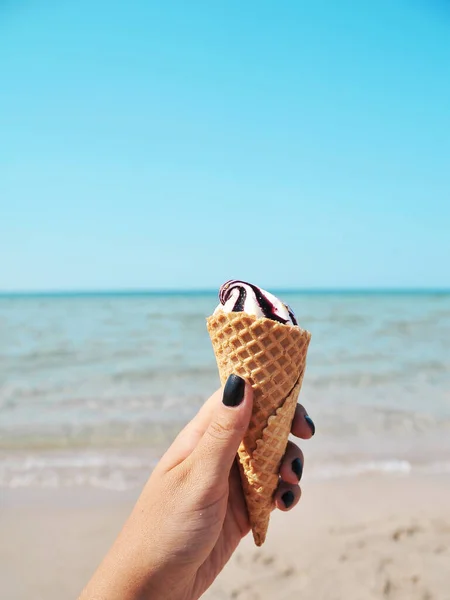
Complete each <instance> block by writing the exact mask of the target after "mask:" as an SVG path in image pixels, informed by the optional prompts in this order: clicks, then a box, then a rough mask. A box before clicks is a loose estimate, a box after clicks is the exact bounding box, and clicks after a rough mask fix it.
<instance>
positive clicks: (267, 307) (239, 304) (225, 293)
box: [219, 279, 298, 325]
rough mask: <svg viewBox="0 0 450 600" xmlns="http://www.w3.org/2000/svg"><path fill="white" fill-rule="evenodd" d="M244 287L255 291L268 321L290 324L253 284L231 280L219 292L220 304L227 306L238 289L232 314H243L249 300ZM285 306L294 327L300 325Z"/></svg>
mask: <svg viewBox="0 0 450 600" xmlns="http://www.w3.org/2000/svg"><path fill="white" fill-rule="evenodd" d="M244 285H248V287H249V288H251V289H252V290H253V292H254V294H255V297H256V300H257V302H258V304H259V307H260V309H261V312H262V313H263V315H264V316H265V317H266V319H272V320H273V321H278V322H279V323H284V324H286V323H287V322H288V319H283V318H282V317H280V316H279V315H277V314H276V312H275V306H274V305H273V304H272V302H271V301H270V300H269V299H268V298H267V296H265V295H264V294H263V293H262V292H261V290H260V288H259V287H257V286H256V285H253V284H251V283H247V282H246V281H238V280H237V279H230V281H227V282H226V283H224V284H223V286H222V287H221V288H220V291H219V300H220V303H221V304H225V302H226V301H227V300H228V298H229V297H230V292H231V290H233V289H234V288H237V289H238V290H239V296H238V298H237V300H236V302H235V303H234V306H233V308H232V312H243V310H244V305H245V300H246V298H247V290H246V289H245V287H243V286H244ZM285 306H286V308H287V310H288V313H289V316H290V318H291V321H292V323H293V324H294V325H298V323H297V320H296V318H295V316H294V313H293V312H292V310H291V309H290V308H289V306H287V305H285Z"/></svg>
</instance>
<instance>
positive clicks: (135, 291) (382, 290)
mask: <svg viewBox="0 0 450 600" xmlns="http://www.w3.org/2000/svg"><path fill="white" fill-rule="evenodd" d="M272 291H273V293H276V294H280V293H282V294H310V295H314V294H444V295H446V294H450V288H445V287H442V288H439V287H436V288H432V287H424V288H421V287H399V288H394V287H342V288H328V287H317V288H316V287H314V288H313V287H311V288H289V287H279V288H276V287H274V288H272ZM217 293H218V290H217V289H213V288H192V289H183V288H154V289H151V288H124V289H113V288H112V289H100V290H96V289H69V290H57V289H54V290H52V289H48V290H8V291H6V290H5V291H2V290H0V298H17V297H22V298H23V297H48V298H49V297H55V298H57V297H64V296H66V297H67V296H72V297H76V296H82V297H94V296H182V295H190V296H199V295H217Z"/></svg>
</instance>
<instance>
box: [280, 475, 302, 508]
mask: <svg viewBox="0 0 450 600" xmlns="http://www.w3.org/2000/svg"><path fill="white" fill-rule="evenodd" d="M301 495H302V491H301V489H300V486H298V485H292V484H291V483H287V482H286V481H280V484H279V486H278V489H277V491H276V492H275V497H274V501H275V506H276V507H277V508H278V509H280V510H282V511H283V512H286V511H288V510H291V508H294V506H295V505H296V504H297V503H298V501H299V500H300V496H301Z"/></svg>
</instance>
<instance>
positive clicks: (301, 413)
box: [291, 404, 316, 440]
mask: <svg viewBox="0 0 450 600" xmlns="http://www.w3.org/2000/svg"><path fill="white" fill-rule="evenodd" d="M315 432H316V426H315V425H314V422H313V420H312V419H311V417H310V416H309V415H308V413H307V412H306V410H305V408H304V407H303V406H302V405H301V404H297V406H296V408H295V414H294V419H293V421H292V427H291V433H292V435H295V437H298V438H302V439H303V440H309V438H311V437H312V436H313V435H314V434H315Z"/></svg>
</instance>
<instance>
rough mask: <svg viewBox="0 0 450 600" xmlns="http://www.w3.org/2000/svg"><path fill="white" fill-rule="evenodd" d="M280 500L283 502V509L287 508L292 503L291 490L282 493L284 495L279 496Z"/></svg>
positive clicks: (292, 495)
mask: <svg viewBox="0 0 450 600" xmlns="http://www.w3.org/2000/svg"><path fill="white" fill-rule="evenodd" d="M281 499H282V500H283V504H284V505H285V507H286V508H289V507H290V506H292V503H293V502H294V493H293V492H291V490H288V491H287V492H284V494H283V495H282V496H281Z"/></svg>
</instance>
